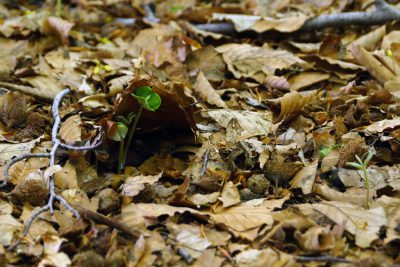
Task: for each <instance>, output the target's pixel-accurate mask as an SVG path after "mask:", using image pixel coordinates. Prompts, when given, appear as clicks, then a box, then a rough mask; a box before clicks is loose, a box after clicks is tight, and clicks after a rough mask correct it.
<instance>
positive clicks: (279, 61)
mask: <svg viewBox="0 0 400 267" xmlns="http://www.w3.org/2000/svg"><path fill="white" fill-rule="evenodd" d="M217 51H218V52H220V53H222V56H223V58H224V60H225V62H226V64H227V66H228V70H229V71H231V72H232V73H233V75H235V77H236V78H241V77H245V78H253V79H254V80H256V81H258V82H263V81H264V80H265V78H266V77H267V76H270V75H275V71H276V70H282V69H290V68H292V67H295V66H298V67H305V68H306V67H307V63H306V62H304V61H303V60H301V59H300V58H298V57H296V56H295V55H294V54H292V53H290V52H288V51H285V50H273V49H270V48H268V47H257V46H251V45H248V44H240V45H239V44H227V45H223V46H220V47H218V48H217Z"/></svg>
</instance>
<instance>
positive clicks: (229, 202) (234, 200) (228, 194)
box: [218, 181, 240, 208]
mask: <svg viewBox="0 0 400 267" xmlns="http://www.w3.org/2000/svg"><path fill="white" fill-rule="evenodd" d="M218 199H219V200H220V201H222V204H223V205H222V207H224V208H227V207H230V206H233V205H235V204H238V203H240V194H239V190H238V189H237V187H236V186H235V185H234V184H233V183H232V181H229V182H228V183H226V184H225V186H224V188H223V189H222V192H221V196H220V197H219V198H218Z"/></svg>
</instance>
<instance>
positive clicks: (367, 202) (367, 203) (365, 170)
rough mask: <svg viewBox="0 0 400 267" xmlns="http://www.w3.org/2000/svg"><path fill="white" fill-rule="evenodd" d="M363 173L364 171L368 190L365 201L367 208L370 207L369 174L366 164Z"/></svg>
mask: <svg viewBox="0 0 400 267" xmlns="http://www.w3.org/2000/svg"><path fill="white" fill-rule="evenodd" d="M363 173H364V184H365V189H366V190H367V194H366V196H367V199H366V201H365V206H366V208H367V209H369V179H368V174H367V168H366V166H364V168H363Z"/></svg>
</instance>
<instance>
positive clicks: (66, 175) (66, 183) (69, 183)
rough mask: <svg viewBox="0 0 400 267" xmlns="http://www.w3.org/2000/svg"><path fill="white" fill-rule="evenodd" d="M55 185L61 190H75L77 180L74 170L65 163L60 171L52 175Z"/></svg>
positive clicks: (71, 165)
mask: <svg viewBox="0 0 400 267" xmlns="http://www.w3.org/2000/svg"><path fill="white" fill-rule="evenodd" d="M54 181H55V185H56V186H57V187H58V188H61V189H77V188H78V178H77V174H76V168H75V166H74V165H73V164H72V163H71V161H67V163H65V165H64V167H63V168H62V170H61V171H59V172H56V173H55V174H54Z"/></svg>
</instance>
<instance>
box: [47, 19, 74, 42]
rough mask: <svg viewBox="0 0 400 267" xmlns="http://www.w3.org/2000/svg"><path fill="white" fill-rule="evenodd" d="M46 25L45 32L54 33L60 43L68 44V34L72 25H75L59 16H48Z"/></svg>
mask: <svg viewBox="0 0 400 267" xmlns="http://www.w3.org/2000/svg"><path fill="white" fill-rule="evenodd" d="M46 22H47V25H46V26H45V29H44V31H45V33H46V34H49V35H50V34H54V35H55V36H56V37H57V38H58V40H59V41H60V43H61V44H68V43H69V41H68V36H69V32H70V31H71V29H72V27H73V26H74V25H75V24H74V23H71V22H69V21H66V20H64V19H61V18H59V17H48V18H47V21H46Z"/></svg>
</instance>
